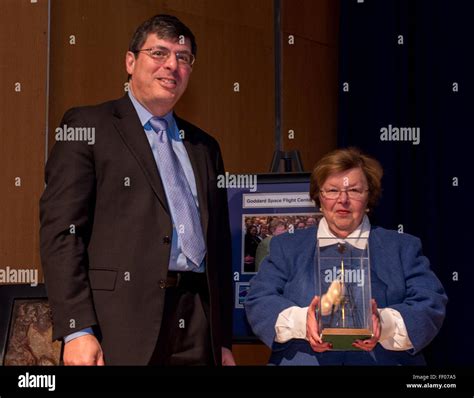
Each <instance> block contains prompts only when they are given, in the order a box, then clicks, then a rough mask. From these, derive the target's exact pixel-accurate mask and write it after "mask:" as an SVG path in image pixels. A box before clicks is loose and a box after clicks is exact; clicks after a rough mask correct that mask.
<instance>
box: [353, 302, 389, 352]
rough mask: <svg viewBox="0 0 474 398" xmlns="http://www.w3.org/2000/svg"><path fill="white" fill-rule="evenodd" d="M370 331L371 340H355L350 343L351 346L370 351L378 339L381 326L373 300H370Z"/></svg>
mask: <svg viewBox="0 0 474 398" xmlns="http://www.w3.org/2000/svg"><path fill="white" fill-rule="evenodd" d="M372 330H373V331H374V335H373V336H372V338H370V339H367V340H356V341H355V342H354V343H352V346H353V347H357V348H360V349H361V350H364V351H372V350H373V349H374V348H375V346H376V345H377V343H378V341H379V339H380V333H381V332H382V324H381V323H380V316H379V313H378V311H377V303H376V302H375V300H374V299H372Z"/></svg>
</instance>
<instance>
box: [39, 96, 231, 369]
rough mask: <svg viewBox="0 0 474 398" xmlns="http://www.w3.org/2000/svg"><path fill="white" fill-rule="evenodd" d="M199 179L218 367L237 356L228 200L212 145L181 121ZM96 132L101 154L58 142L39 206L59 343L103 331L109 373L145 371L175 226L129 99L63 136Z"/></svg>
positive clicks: (87, 113)
mask: <svg viewBox="0 0 474 398" xmlns="http://www.w3.org/2000/svg"><path fill="white" fill-rule="evenodd" d="M175 118H176V121H177V124H178V127H179V129H180V130H184V133H185V137H184V145H185V147H186V150H187V152H188V155H189V158H190V161H191V164H192V167H193V170H194V175H195V178H196V185H197V192H198V199H199V206H200V209H199V210H200V213H201V221H202V226H203V230H204V231H205V233H204V237H205V239H206V242H207V255H206V274H207V280H208V285H209V293H210V324H211V333H212V345H213V350H214V359H215V361H216V363H218V364H220V361H221V349H220V347H221V346H224V347H229V348H230V347H231V336H232V334H231V333H232V332H231V329H232V319H231V315H232V285H231V283H232V279H231V277H232V275H231V273H232V270H231V255H230V253H231V252H230V250H231V249H230V235H229V225H228V220H229V218H228V208H227V194H226V191H225V189H218V188H217V176H218V175H219V174H222V173H224V166H223V162H222V157H221V152H220V149H219V145H218V143H217V142H216V140H215V139H214V138H212V137H211V136H209V135H208V134H206V133H205V132H204V131H202V130H200V129H199V128H197V127H195V126H193V125H192V124H190V123H188V122H186V121H185V120H182V119H180V118H178V117H177V116H176V115H175ZM63 125H67V126H68V127H94V128H95V135H96V140H95V144H94V145H88V144H87V142H65V141H58V142H56V144H55V145H54V147H53V149H52V151H51V154H50V157H49V159H48V162H47V165H46V183H47V187H46V189H45V192H44V193H43V196H42V198H41V201H40V217H41V231H40V240H41V260H42V265H43V269H44V273H45V281H46V287H47V291H48V297H49V301H50V305H51V308H52V313H53V321H54V332H53V333H54V335H53V338H54V339H59V338H62V337H64V336H66V335H68V334H71V333H73V332H75V331H78V330H81V329H83V328H85V327H88V326H91V325H96V326H95V331H96V333H97V335H98V336H99V338H100V342H101V345H102V348H103V350H104V356H105V361H106V364H131V365H134V364H137V365H144V364H147V363H148V361H149V358H150V356H151V354H152V352H153V349H154V347H155V344H156V341H157V337H158V334H159V331H160V324H161V318H162V313H163V301H164V295H165V289H162V288H160V280H164V279H166V274H167V271H168V263H169V255H170V247H171V245H170V239H169V238H168V237H171V236H172V221H171V217H170V212H169V209H168V204H167V200H166V196H165V192H164V189H163V185H162V182H161V178H160V175H159V172H158V169H157V166H156V163H155V160H154V158H153V154H152V151H151V149H150V145H149V143H148V140H147V138H146V135H145V133H144V131H143V127H142V125H141V123H140V121H139V118H138V115H137V113H136V111H135V109H134V107H133V105H132V103H131V101H130V99H129V97H128V96H124V97H123V98H121V99H119V100H116V101H110V102H106V103H104V104H101V105H97V106H90V107H82V108H75V109H71V110H69V111H68V112H66V114H65V115H64V117H63V120H62V122H61V127H63Z"/></svg>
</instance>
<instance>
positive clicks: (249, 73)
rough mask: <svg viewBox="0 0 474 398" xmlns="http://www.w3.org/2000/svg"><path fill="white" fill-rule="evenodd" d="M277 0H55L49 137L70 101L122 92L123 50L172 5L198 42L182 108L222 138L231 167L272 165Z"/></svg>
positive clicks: (244, 169)
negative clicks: (274, 0) (144, 23)
mask: <svg viewBox="0 0 474 398" xmlns="http://www.w3.org/2000/svg"><path fill="white" fill-rule="evenodd" d="M272 4H273V3H272V1H271V0H264V1H259V2H253V1H252V0H240V1H238V2H235V3H234V2H232V3H228V2H222V1H220V0H195V1H176V0H175V1H156V0H153V1H150V0H139V1H137V0H101V1H100V2H97V1H95V0H68V1H67V2H65V1H61V0H52V26H51V35H52V40H51V96H50V101H51V102H50V104H51V112H50V122H51V128H50V145H52V144H53V139H54V134H53V132H54V126H56V125H57V124H58V123H59V121H60V118H61V116H62V114H63V113H64V111H65V110H66V109H68V108H69V107H71V106H77V105H85V104H93V103H98V102H101V101H105V100H108V99H112V98H117V97H119V96H121V95H123V93H124V92H123V85H124V83H125V82H126V78H127V75H126V72H125V67H124V56H125V52H126V50H127V47H128V43H129V41H130V38H131V36H132V34H133V32H134V30H135V28H136V27H137V26H138V24H139V23H141V22H142V21H143V20H145V19H147V18H148V17H150V16H152V15H154V14H156V13H170V14H174V15H176V16H178V17H179V18H181V19H182V20H183V22H185V23H186V24H187V25H188V26H189V27H190V28H191V29H192V30H193V32H194V34H195V36H196V40H197V43H198V58H197V61H196V64H195V67H194V70H193V74H192V76H191V80H190V83H189V86H188V90H187V92H186V93H185V94H184V96H183V98H182V99H181V101H180V102H179V104H178V106H177V108H176V111H177V113H178V114H179V115H180V116H182V117H184V118H185V119H188V120H190V121H191V122H193V123H195V124H197V125H198V126H199V127H201V128H203V129H204V130H206V131H208V132H209V133H210V134H212V135H213V136H215V137H216V138H217V140H218V141H219V142H220V144H221V147H222V150H223V155H224V160H225V163H226V168H227V169H228V171H231V172H253V173H255V172H264V171H267V169H268V167H269V163H270V161H271V157H272V153H273V149H274V144H273V136H274V133H273V131H274V115H273V103H274V90H273V81H274V75H273V42H272V38H273V33H272V27H273V8H272ZM230 5H232V6H230ZM71 35H74V36H75V43H76V44H75V45H71V44H70V40H71V39H70V36H71ZM235 82H237V83H239V85H240V92H238V93H236V92H234V83H235Z"/></svg>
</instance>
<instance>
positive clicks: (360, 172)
mask: <svg viewBox="0 0 474 398" xmlns="http://www.w3.org/2000/svg"><path fill="white" fill-rule="evenodd" d="M382 174H383V171H382V167H381V166H380V163H379V162H378V161H377V160H375V159H373V158H371V157H369V156H367V155H364V154H363V153H361V152H360V151H359V150H357V149H355V148H349V149H339V150H336V151H333V152H331V153H329V154H328V155H326V156H325V157H324V158H323V159H321V160H320V162H318V164H317V165H316V167H315V169H314V170H313V173H312V176H311V188H310V195H311V197H312V198H313V199H314V200H315V202H316V203H317V205H318V206H321V211H322V213H323V215H324V217H323V218H322V219H321V221H320V223H319V226H318V227H312V228H308V229H301V230H295V231H294V233H292V234H290V233H284V234H282V235H279V236H277V237H274V238H273V239H272V240H271V242H270V254H269V256H268V257H266V258H265V260H264V261H263V263H262V266H261V267H260V271H259V273H258V274H257V275H256V276H255V277H254V278H253V279H252V280H251V282H250V291H249V294H248V295H247V298H246V301H245V310H246V314H247V318H248V321H249V323H250V325H251V326H252V329H253V331H254V333H255V334H256V335H257V336H258V337H259V338H260V339H261V340H262V341H263V342H264V343H265V344H266V345H267V346H269V347H270V348H271V349H272V355H271V357H270V361H269V362H270V364H274V365H424V364H425V360H424V358H423V355H422V353H421V350H422V349H423V348H424V347H426V346H427V345H428V344H429V343H430V342H431V340H433V338H434V337H435V336H436V334H437V333H438V332H439V329H440V328H441V325H442V323H443V320H444V316H445V308H446V303H447V297H446V294H445V292H444V289H443V286H442V285H441V283H440V281H439V280H438V278H437V277H436V276H435V274H434V273H433V272H432V271H431V269H430V264H429V261H428V259H427V258H426V257H425V256H423V254H422V250H421V243H420V240H419V239H418V238H416V237H414V236H411V235H408V234H403V233H398V232H397V231H391V230H387V229H384V228H380V227H375V226H371V225H370V221H369V218H368V216H367V214H366V213H368V212H369V209H370V208H372V207H373V206H374V205H375V204H376V202H377V200H378V198H379V196H380V193H381V178H382ZM361 237H367V238H368V244H369V250H370V266H371V274H370V281H371V289H372V298H373V300H372V327H373V328H372V329H373V335H372V337H371V338H369V339H367V340H356V341H354V343H353V346H354V347H355V348H358V350H354V351H332V350H331V348H332V347H331V344H330V343H328V342H324V341H323V340H322V338H321V334H320V331H319V330H318V322H317V319H316V317H317V315H316V312H317V311H316V309H317V308H319V299H320V298H319V297H318V296H317V295H316V294H317V286H318V281H317V280H316V273H315V268H316V267H315V264H316V261H315V260H316V259H315V255H316V241H317V239H320V238H334V239H338V240H340V241H341V240H344V239H346V238H361Z"/></svg>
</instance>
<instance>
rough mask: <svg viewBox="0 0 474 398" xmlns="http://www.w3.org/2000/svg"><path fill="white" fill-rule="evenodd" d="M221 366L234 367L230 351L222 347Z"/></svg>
mask: <svg viewBox="0 0 474 398" xmlns="http://www.w3.org/2000/svg"><path fill="white" fill-rule="evenodd" d="M222 366H235V361H234V356H233V355H232V351H231V350H229V349H228V348H225V347H222Z"/></svg>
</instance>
